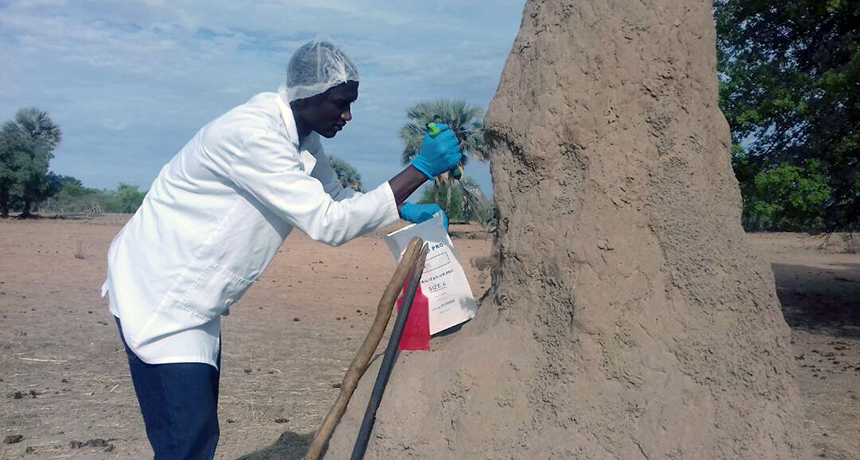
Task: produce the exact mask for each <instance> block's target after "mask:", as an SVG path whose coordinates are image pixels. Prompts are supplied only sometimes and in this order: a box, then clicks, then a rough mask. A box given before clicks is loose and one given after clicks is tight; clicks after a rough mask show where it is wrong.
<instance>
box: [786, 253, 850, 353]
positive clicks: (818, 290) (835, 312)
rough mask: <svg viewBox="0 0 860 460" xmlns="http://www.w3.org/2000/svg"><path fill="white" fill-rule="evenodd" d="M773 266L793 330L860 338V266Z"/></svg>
mask: <svg viewBox="0 0 860 460" xmlns="http://www.w3.org/2000/svg"><path fill="white" fill-rule="evenodd" d="M771 267H772V268H773V275H774V278H775V280H776V293H777V296H779V302H780V304H782V311H783V315H784V316H785V321H786V322H787V323H788V325H789V326H790V327H791V328H792V329H795V328H799V329H805V330H808V331H810V332H820V333H827V334H830V335H833V336H846V337H857V338H860V264H832V265H830V267H831V268H821V267H809V266H805V265H794V264H779V263H775V264H772V265H771Z"/></svg>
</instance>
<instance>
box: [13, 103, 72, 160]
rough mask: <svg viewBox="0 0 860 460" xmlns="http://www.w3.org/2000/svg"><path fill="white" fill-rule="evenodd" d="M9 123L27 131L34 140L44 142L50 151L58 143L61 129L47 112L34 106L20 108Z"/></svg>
mask: <svg viewBox="0 0 860 460" xmlns="http://www.w3.org/2000/svg"><path fill="white" fill-rule="evenodd" d="M9 124H11V125H14V126H15V127H17V128H18V129H20V130H22V131H23V132H25V133H27V134H28V135H29V136H30V138H31V139H33V140H34V141H36V142H46V143H47V144H48V145H49V146H50V147H51V151H53V150H54V149H56V148H57V146H58V145H60V139H61V138H62V134H63V133H62V131H60V127H59V126H57V125H56V124H55V123H54V121H53V120H51V117H50V116H49V115H48V113H47V112H42V111H41V110H39V109H37V108H35V107H29V108H26V109H21V110H19V111H18V112H17V113H15V120H14V121H10V122H9Z"/></svg>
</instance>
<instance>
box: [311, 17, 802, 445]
mask: <svg viewBox="0 0 860 460" xmlns="http://www.w3.org/2000/svg"><path fill="white" fill-rule="evenodd" d="M713 21H714V19H713V13H712V4H711V2H708V1H704V2H692V1H690V0H650V1H647V2H623V1H610V2H606V1H604V0H558V1H553V2H546V1H540V0H529V1H528V2H527V3H526V6H525V10H524V15H523V20H522V26H521V29H520V32H519V35H518V36H517V38H516V40H515V42H514V44H513V50H512V52H511V55H510V56H509V58H508V60H507V63H506V65H505V70H504V73H503V75H502V78H501V82H500V84H499V89H498V91H497V93H496V95H495V97H494V98H493V101H492V103H491V105H490V109H489V111H488V113H487V117H486V119H485V129H486V138H487V140H488V146H489V152H490V155H489V156H490V157H491V158H492V159H493V161H492V165H491V168H492V176H493V180H494V181H495V183H494V197H495V200H496V204H497V205H498V217H499V220H498V230H497V235H496V241H495V245H494V249H493V256H494V258H497V259H498V260H499V265H498V267H496V268H495V269H494V270H493V285H492V287H491V290H490V292H489V293H488V294H487V296H486V297H485V300H484V301H483V303H482V305H481V308H480V309H479V310H478V315H477V316H476V317H475V319H473V320H472V321H471V322H470V323H467V324H466V325H465V326H464V327H463V328H462V329H461V330H460V331H459V332H457V333H456V334H454V335H452V336H449V337H446V338H445V339H444V340H441V341H440V340H434V342H433V347H434V352H433V353H413V354H404V355H403V356H401V358H400V360H399V361H398V363H397V367H396V368H395V369H394V373H393V375H392V376H391V380H390V383H389V385H388V388H387V390H386V393H385V397H384V399H383V401H382V405H381V407H380V408H379V412H378V413H377V418H376V424H375V428H374V434H373V439H372V441H371V443H370V445H369V447H368V451H367V456H366V457H365V458H367V459H368V460H370V459H383V458H384V459H406V458H409V459H440V458H451V459H465V458H482V459H483V458H506V459H563V458H564V459H567V458H571V459H572V458H577V459H603V458H651V459H658V458H677V459H681V458H688V459H689V458H714V459H734V458H756V459H776V458H781V459H789V458H801V451H800V447H799V446H800V444H801V443H802V442H803V441H802V440H803V438H804V437H803V435H802V426H801V423H802V420H803V416H802V408H801V405H800V399H799V396H798V391H797V389H796V387H795V385H794V382H793V378H792V372H793V369H794V363H793V359H791V356H790V355H789V350H790V349H791V347H790V345H789V330H788V327H787V326H786V324H785V321H784V320H783V317H782V314H781V311H780V308H779V303H778V300H777V297H776V293H775V287H774V282H773V275H772V273H771V270H770V267H769V266H768V265H767V264H765V263H763V262H762V261H761V260H759V259H758V258H757V257H756V256H755V253H754V252H753V251H752V250H750V248H749V247H748V246H747V245H746V240H745V235H744V232H743V229H742V228H741V226H740V217H741V210H740V204H741V198H740V193H739V191H738V185H737V181H736V180H735V178H734V175H733V172H732V168H731V164H730V158H729V147H730V145H731V140H730V136H729V130H728V125H727V124H726V122H725V119H724V118H723V116H722V114H721V113H720V110H719V108H718V106H717V78H716V73H715V70H714V69H715V67H716V53H715V50H716V47H715V31H714V22H713ZM377 368H378V365H377ZM366 375H368V376H375V375H376V372H375V370H374V369H373V368H371V369H369V370H368V372H367V374H366ZM364 380H365V381H362V384H361V385H360V387H359V389H358V391H357V393H356V396H355V397H354V398H353V400H352V401H353V403H352V405H351V407H350V408H349V410H348V411H347V414H346V416H345V417H344V419H343V421H342V422H341V424H340V426H339V428H338V430H337V432H336V433H335V436H334V439H333V440H332V442H331V447H330V450H329V455H328V457H327V458H331V459H339V458H348V457H349V452H350V450H351V448H352V445H353V443H354V441H355V433H356V430H357V428H358V426H359V421H360V419H361V415H362V412H363V409H364V407H365V405H366V401H367V398H368V395H369V393H370V387H371V386H372V383H373V378H369V379H368V378H365V379H364Z"/></svg>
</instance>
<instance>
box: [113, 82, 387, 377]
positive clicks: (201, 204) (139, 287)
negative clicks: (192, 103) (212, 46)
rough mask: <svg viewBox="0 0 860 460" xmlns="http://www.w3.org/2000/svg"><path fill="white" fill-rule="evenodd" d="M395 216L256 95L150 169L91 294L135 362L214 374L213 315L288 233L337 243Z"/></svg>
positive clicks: (267, 98)
mask: <svg viewBox="0 0 860 460" xmlns="http://www.w3.org/2000/svg"><path fill="white" fill-rule="evenodd" d="M397 219H398V213H397V205H396V203H395V201H394V195H393V193H392V191H391V188H390V187H389V185H388V183H387V182H386V183H384V184H382V185H381V186H379V187H377V188H376V189H375V190H373V191H371V192H369V193H365V194H361V193H356V192H354V191H352V190H351V189H345V188H344V187H343V186H342V185H341V184H340V182H339V181H338V180H337V176H336V174H335V173H334V171H333V170H332V169H331V167H330V166H329V164H328V161H327V160H326V158H325V154H324V152H323V149H322V145H321V144H320V140H319V135H317V134H316V133H313V134H311V135H310V136H308V137H307V138H306V139H305V140H304V141H303V142H302V143H301V144H299V139H298V134H297V131H296V125H295V121H294V119H293V115H292V112H291V110H290V108H289V106H288V105H287V104H284V103H283V100H282V99H281V96H279V95H278V94H277V93H262V94H259V95H257V96H255V97H254V98H252V99H251V100H250V101H248V102H247V103H245V104H243V105H240V106H239V107H236V108H234V109H233V110H231V111H229V112H227V113H226V114H224V115H222V116H221V117H219V118H218V119H216V120H215V121H213V122H211V123H209V124H208V125H206V126H204V127H203V129H201V130H200V131H199V132H198V133H197V134H196V135H195V136H194V138H192V139H191V141H189V142H188V144H187V145H186V146H185V147H183V148H182V150H181V151H180V152H179V153H178V154H177V155H176V156H175V157H173V159H172V160H171V161H170V163H168V164H167V165H166V166H164V168H162V170H161V172H160V174H159V175H158V177H157V178H156V179H155V182H154V183H153V184H152V187H151V188H150V190H149V193H147V195H146V198H145V199H144V201H143V204H142V205H141V207H140V209H138V211H137V213H135V215H134V217H132V218H131V220H129V222H128V223H127V224H126V225H125V227H123V229H122V230H121V231H120V233H119V234H118V235H117V236H116V237H115V238H114V240H113V242H112V243H111V246H110V250H109V251H108V274H107V279H106V281H105V283H104V285H103V287H102V295H103V296H104V295H105V294H106V293H107V292H110V310H111V312H112V313H113V314H114V315H115V316H117V317H118V318H119V319H120V322H121V324H122V329H123V332H124V334H125V339H126V342H127V343H128V345H129V347H130V348H131V349H132V351H134V353H135V354H136V355H137V356H138V357H139V358H140V359H141V360H143V361H144V362H146V363H149V364H163V363H179V362H199V363H207V364H211V365H212V366H216V358H217V355H218V351H219V349H220V340H221V339H220V332H221V321H220V318H221V315H222V314H226V313H228V312H229V310H228V309H229V308H230V306H231V305H232V304H234V303H235V302H236V301H237V300H239V298H240V297H241V296H242V294H243V293H244V292H245V291H246V290H247V289H248V288H249V287H250V286H251V285H252V284H253V283H254V281H256V280H257V278H258V277H259V276H260V274H261V273H263V271H264V270H265V269H266V267H267V266H268V265H269V263H270V262H271V261H272V259H273V258H274V256H275V254H276V253H277V252H278V248H279V247H280V246H281V244H282V243H283V242H284V239H285V238H286V237H287V235H289V233H290V231H291V230H292V229H293V228H294V227H298V228H299V229H301V230H302V231H304V232H305V233H307V234H308V235H309V236H310V237H311V238H313V239H314V240H317V241H321V242H324V243H327V244H330V245H340V244H342V243H345V242H347V241H349V240H351V239H352V238H355V237H356V236H359V235H361V234H364V233H367V232H370V231H373V230H375V229H378V228H380V227H384V226H386V225H389V224H391V223H393V222H395V221H396V220H397ZM216 367H217V366H216Z"/></svg>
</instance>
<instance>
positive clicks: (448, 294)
mask: <svg viewBox="0 0 860 460" xmlns="http://www.w3.org/2000/svg"><path fill="white" fill-rule="evenodd" d="M443 225H444V224H443V223H442V215H441V214H436V215H435V216H433V218H431V219H428V220H426V221H424V222H422V223H420V224H414V225H410V226H408V227H404V228H402V229H400V230H398V231H396V232H393V233H391V234H389V235H387V236H386V237H385V242H386V243H387V244H388V247H389V249H391V252H392V253H393V254H394V257H395V258H396V259H397V261H398V262H399V261H400V258H401V257H402V256H403V252H404V251H406V246H408V245H409V241H410V240H412V238H413V237H415V236H417V237H419V238H421V239H422V240H424V242H425V243H427V245H428V251H427V260H426V262H425V264H424V273H423V275H422V276H421V290H422V291H423V292H424V295H425V296H426V297H427V299H428V300H429V301H430V335H433V334H436V333H438V332H441V331H444V330H445V329H448V328H451V327H454V326H456V325H458V324H460V323H462V322H464V321H467V320H469V319H471V318H473V317H474V316H475V312H476V311H477V310H478V304H477V303H476V302H475V297H474V296H473V295H472V289H471V288H470V287H469V281H468V280H467V279H466V273H465V272H464V271H463V266H462V265H460V261H459V259H458V258H457V253H456V252H455V251H454V245H453V243H451V238H450V237H449V236H448V232H446V231H445V227H444V226H443Z"/></svg>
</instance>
